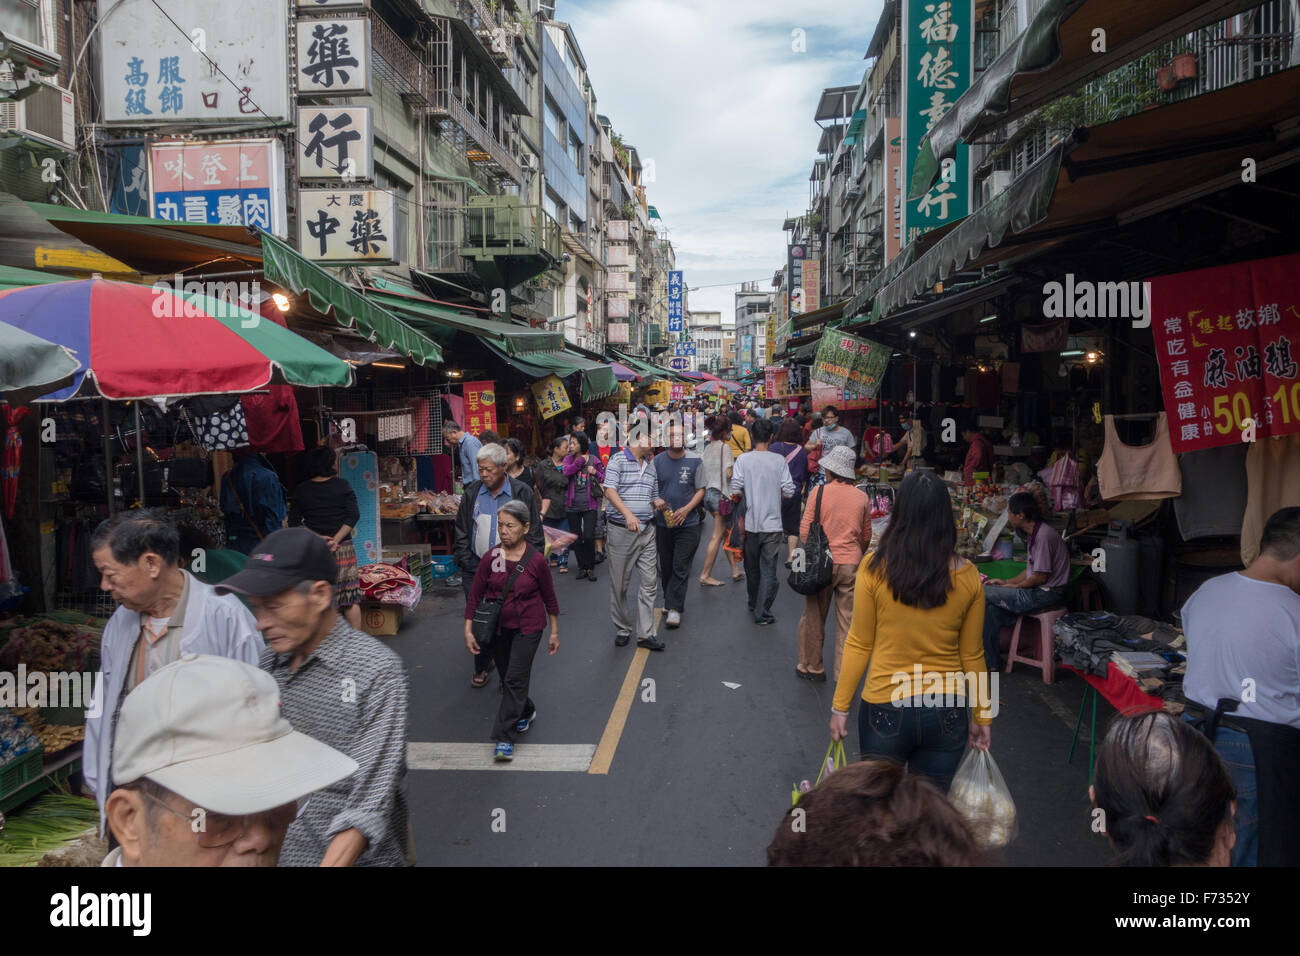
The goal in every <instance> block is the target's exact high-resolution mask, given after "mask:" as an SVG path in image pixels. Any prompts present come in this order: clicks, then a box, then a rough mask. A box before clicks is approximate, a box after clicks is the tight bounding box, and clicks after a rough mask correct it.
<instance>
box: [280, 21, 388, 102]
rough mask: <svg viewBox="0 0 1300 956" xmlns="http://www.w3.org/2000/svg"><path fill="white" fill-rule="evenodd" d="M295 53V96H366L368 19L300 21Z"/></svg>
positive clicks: (368, 43) (368, 58) (368, 64)
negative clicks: (296, 90) (296, 86)
mask: <svg viewBox="0 0 1300 956" xmlns="http://www.w3.org/2000/svg"><path fill="white" fill-rule="evenodd" d="M297 53H298V93H299V95H301V96H365V95H367V94H368V93H369V92H370V20H369V19H367V18H364V17H351V18H343V17H326V18H323V19H307V18H304V19H301V20H299V21H298V44H297Z"/></svg>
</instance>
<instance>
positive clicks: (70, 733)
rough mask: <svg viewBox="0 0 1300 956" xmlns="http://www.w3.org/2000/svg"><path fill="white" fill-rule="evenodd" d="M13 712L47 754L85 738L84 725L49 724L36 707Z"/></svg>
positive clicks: (16, 709)
mask: <svg viewBox="0 0 1300 956" xmlns="http://www.w3.org/2000/svg"><path fill="white" fill-rule="evenodd" d="M13 712H14V713H15V714H17V715H18V716H19V717H21V718H22V719H23V720H24V721H26V723H27V726H29V727H30V728H31V729H32V731H33V733H35V734H36V738H37V739H38V740H39V741H40V742H41V746H42V747H44V748H45V752H46V753H47V754H56V753H58V752H59V751H60V750H63V749H65V748H67V747H71V746H72V745H73V744H79V743H81V741H82V740H83V739H84V738H85V736H86V725H85V724H51V723H49V722H48V721H47V720H46V719H45V718H44V717H42V716H41V712H40V708H38V707H15V708H14V710H13Z"/></svg>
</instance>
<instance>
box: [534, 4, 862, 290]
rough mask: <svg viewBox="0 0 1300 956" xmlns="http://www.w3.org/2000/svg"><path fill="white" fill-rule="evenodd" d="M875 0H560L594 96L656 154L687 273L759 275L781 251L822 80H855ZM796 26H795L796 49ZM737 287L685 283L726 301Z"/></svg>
mask: <svg viewBox="0 0 1300 956" xmlns="http://www.w3.org/2000/svg"><path fill="white" fill-rule="evenodd" d="M880 8H881V3H880V0H866V2H852V0H851V2H845V0H804V2H801V3H789V2H781V3H778V2H776V0H748V2H742V0H694V2H682V0H648V2H647V0H559V2H558V4H557V9H556V12H555V16H556V19H559V20H567V21H568V22H569V23H570V24H572V26H573V31H574V34H575V35H576V36H577V38H578V43H579V45H580V46H581V47H582V54H583V56H584V57H585V58H586V60H587V69H588V73H589V75H590V78H591V84H592V89H593V90H594V91H595V93H596V103H597V108H598V109H599V111H600V112H601V113H603V114H604V115H606V116H608V117H609V118H610V121H611V122H612V123H613V126H614V129H615V131H617V132H618V133H619V134H621V135H622V137H623V139H624V140H625V141H626V142H629V143H631V144H632V145H634V146H635V147H636V148H637V152H638V153H639V154H640V155H641V158H642V161H643V162H644V161H646V160H648V159H653V160H654V167H655V179H654V181H653V182H651V183H649V184H648V196H649V201H650V202H651V203H652V204H653V205H655V206H656V207H658V209H659V213H660V215H661V216H662V217H663V223H664V225H666V226H667V227H668V229H669V237H670V238H671V239H672V242H673V246H674V248H675V249H676V251H677V265H678V268H680V269H682V270H683V271H684V272H685V275H684V277H683V278H684V280H685V282H686V285H687V286H688V287H689V286H699V285H707V286H712V285H714V284H715V283H725V282H737V281H740V280H742V279H758V280H760V281H761V283H762V284H761V285H760V288H770V283H771V279H772V273H773V272H774V271H775V270H776V269H778V268H779V267H780V266H781V264H782V263H783V262H784V258H785V234H784V233H783V232H782V231H781V223H782V221H783V220H784V219H785V217H786V216H787V215H790V216H795V215H799V214H801V213H802V212H804V211H805V209H806V208H807V205H808V173H809V170H810V169H811V167H812V163H813V160H815V159H816V152H817V141H818V138H819V137H820V135H821V133H820V130H819V129H818V127H817V124H816V123H815V122H814V121H813V113H814V111H815V109H816V106H817V99H818V97H819V96H820V95H821V91H822V90H823V89H824V88H826V87H829V86H847V85H850V84H854V85H856V84H857V83H858V81H859V80H861V78H862V73H863V70H864V69H865V67H866V65H867V64H866V61H865V60H864V59H863V55H864V54H865V53H866V48H867V43H868V41H869V40H870V38H871V32H872V30H874V28H875V25H876V20H877V19H878V18H879V16H880ZM795 30H801V31H803V37H804V46H805V49H804V51H803V52H796V50H795V49H794V46H795V37H796V36H797V35H796V34H794V33H793V31H795ZM733 291H734V289H733V288H707V289H701V290H700V291H698V292H694V293H691V294H690V307H691V308H693V309H699V310H718V311H721V312H722V313H723V314H724V316H725V315H730V314H732V310H733V304H732V294H733Z"/></svg>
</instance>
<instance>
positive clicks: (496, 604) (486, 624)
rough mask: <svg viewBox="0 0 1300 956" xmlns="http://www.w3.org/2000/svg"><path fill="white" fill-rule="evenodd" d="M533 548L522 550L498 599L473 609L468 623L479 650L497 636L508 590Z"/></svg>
mask: <svg viewBox="0 0 1300 956" xmlns="http://www.w3.org/2000/svg"><path fill="white" fill-rule="evenodd" d="M533 551H534V548H533V546H532V545H528V547H526V548H525V549H524V556H523V557H522V558H520V559H519V564H517V565H516V566H515V569H514V571H512V572H511V573H510V577H509V578H507V579H506V586H505V587H504V588H502V589H501V596H500V597H499V598H491V599H489V600H483V601H479V602H478V607H476V608H475V609H474V617H473V619H472V620H471V621H470V633H472V634H473V635H474V640H476V641H477V642H478V646H479V647H480V648H485V647H487V646H488V645H489V644H491V643H492V639H493V638H495V637H496V636H497V627H498V625H499V622H500V620H501V609H502V608H504V607H505V604H506V597H507V596H509V594H510V589H511V588H513V587H514V586H515V579H516V578H518V577H519V575H520V574H521V573H523V570H524V568H525V567H526V566H527V564H528V561H529V559H531V558H532V556H533Z"/></svg>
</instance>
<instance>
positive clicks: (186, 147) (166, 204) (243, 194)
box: [149, 139, 286, 237]
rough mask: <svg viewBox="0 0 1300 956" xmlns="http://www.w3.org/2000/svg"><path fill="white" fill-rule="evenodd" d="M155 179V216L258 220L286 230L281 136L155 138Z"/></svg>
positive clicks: (278, 231) (228, 222)
mask: <svg viewBox="0 0 1300 956" xmlns="http://www.w3.org/2000/svg"><path fill="white" fill-rule="evenodd" d="M149 182H150V208H151V209H152V210H153V217H154V218H155V219H170V220H172V221H175V222H198V223H207V224H210V225H222V226H257V227H258V228H261V229H265V230H266V231H267V232H270V233H273V234H275V235H277V236H281V237H283V236H284V235H285V231H286V226H285V189H284V152H283V148H282V147H281V145H280V141H279V140H275V139H247V140H214V141H212V142H206V143H183V144H182V143H154V144H152V145H151V146H150V147H149Z"/></svg>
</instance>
